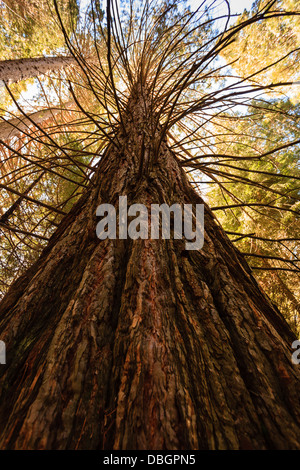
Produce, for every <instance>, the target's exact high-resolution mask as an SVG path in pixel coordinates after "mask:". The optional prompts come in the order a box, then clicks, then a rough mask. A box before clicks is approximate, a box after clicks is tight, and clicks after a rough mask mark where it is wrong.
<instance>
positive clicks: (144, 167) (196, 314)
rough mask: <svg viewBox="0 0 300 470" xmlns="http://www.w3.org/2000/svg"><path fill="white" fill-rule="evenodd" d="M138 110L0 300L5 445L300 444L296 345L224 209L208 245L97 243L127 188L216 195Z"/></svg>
mask: <svg viewBox="0 0 300 470" xmlns="http://www.w3.org/2000/svg"><path fill="white" fill-rule="evenodd" d="M145 100H146V98H145ZM145 108H146V109H145ZM127 117H128V119H127V121H126V122H125V123H124V124H125V130H126V133H124V132H121V131H120V133H119V135H118V136H117V140H116V142H118V147H117V146H114V145H111V146H110V147H109V148H108V149H107V151H106V153H105V155H104V157H103V158H102V160H101V161H100V164H99V167H98V171H97V173H96V175H95V177H94V180H93V184H92V185H91V186H90V187H89V189H88V191H87V192H86V194H85V195H84V196H83V197H82V198H81V200H80V201H79V202H78V203H77V204H76V206H74V208H73V209H72V211H71V212H70V213H69V214H68V215H67V216H66V217H65V218H64V220H63V221H62V223H61V225H60V227H59V228H58V229H57V231H56V233H55V234H54V235H53V237H52V239H51V240H50V242H49V245H48V247H47V248H46V249H45V250H44V252H43V254H42V256H41V258H40V259H39V260H38V261H37V262H36V263H35V264H34V265H33V266H32V267H31V268H30V269H29V271H28V272H27V273H26V274H25V275H23V276H22V277H21V278H20V279H19V280H18V281H17V282H16V283H15V284H14V285H13V287H12V288H11V290H10V291H9V292H8V294H7V295H6V297H5V298H4V300H3V301H2V303H1V306H0V319H1V320H0V339H1V340H3V341H5V343H6V346H7V361H6V362H7V364H6V365H1V366H0V374H1V396H0V422H1V426H0V433H1V435H0V443H1V448H2V449H169V450H171V449H176V450H180V449H273V448H274V449H298V448H300V444H299V433H300V403H299V398H300V388H299V377H300V371H299V368H300V366H296V365H294V364H293V363H292V361H291V353H292V351H291V343H292V342H293V340H294V339H295V338H294V336H293V333H292V332H291V331H290V329H289V327H288V325H287V323H286V322H285V320H284V319H283V317H282V316H281V314H280V313H279V312H278V311H277V310H276V309H275V308H274V307H273V306H272V304H271V303H270V301H269V300H268V299H267V298H266V297H265V296H264V295H263V293H262V291H261V290H260V288H259V286H258V284H257V283H256V281H255V279H254V277H253V276H252V274H251V270H250V268H249V267H248V265H247V263H246V262H245V260H244V258H243V257H242V255H240V254H239V252H238V251H237V250H236V249H235V248H234V246H233V245H232V243H231V242H230V240H229V238H228V237H227V236H226V235H225V233H224V231H223V230H222V229H221V228H220V226H219V224H218V223H217V221H216V219H215V218H214V216H213V214H212V212H211V211H210V209H209V208H208V207H207V206H205V243H204V246H203V248H202V250H199V251H186V250H185V242H184V240H172V239H171V240H140V239H139V240H130V239H128V240H108V239H107V240H104V241H100V240H99V239H98V238H97V237H96V233H95V228H96V224H97V222H98V221H99V219H98V220H97V218H96V208H97V206H98V205H99V204H101V203H111V204H114V205H116V206H117V204H118V197H119V196H120V195H127V197H128V204H129V205H130V204H132V203H136V202H138V203H143V204H145V205H146V206H147V207H148V209H149V206H150V204H151V203H160V204H161V203H167V204H169V205H172V204H173V203H193V204H196V203H202V202H203V201H202V200H201V198H200V197H199V195H198V194H197V193H196V192H195V191H194V190H193V189H192V187H191V185H190V184H189V182H188V180H187V177H186V175H185V173H184V171H183V170H182V169H181V168H180V166H179V164H178V161H177V159H176V156H175V155H174V154H173V153H172V152H171V151H170V150H169V149H168V146H167V143H166V142H165V141H163V142H162V144H161V146H160V151H159V153H158V155H157V154H156V153H155V151H154V150H155V148H157V139H158V138H159V134H158V133H155V132H154V131H153V119H152V118H153V116H152V115H151V114H150V111H149V112H148V110H147V102H146V101H145V102H143V104H142V102H141V101H140V100H139V99H136V100H134V99H133V98H132V101H131V102H130V103H129V105H128V113H127Z"/></svg>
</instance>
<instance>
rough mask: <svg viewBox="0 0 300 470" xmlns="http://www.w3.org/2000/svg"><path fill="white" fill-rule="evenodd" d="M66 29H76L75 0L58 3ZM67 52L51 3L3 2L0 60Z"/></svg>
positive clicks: (31, 0)
mask: <svg viewBox="0 0 300 470" xmlns="http://www.w3.org/2000/svg"><path fill="white" fill-rule="evenodd" d="M58 4H59V7H60V10H61V15H62V18H63V19H64V22H65V24H66V29H67V31H68V33H69V34H70V33H71V32H72V31H73V29H74V27H75V26H76V20H77V16H78V6H77V3H76V0H67V1H65V0H60V1H59V2H58ZM58 49H62V50H64V49H65V39H64V35H63V33H62V31H61V29H60V27H59V24H58V21H57V18H56V16H55V13H54V7H53V4H52V2H49V1H48V0H39V1H38V2H36V1H34V0H5V1H4V0H0V59H1V60H8V59H21V58H26V57H38V56H42V55H51V54H53V53H55V52H56V51H57V50H58Z"/></svg>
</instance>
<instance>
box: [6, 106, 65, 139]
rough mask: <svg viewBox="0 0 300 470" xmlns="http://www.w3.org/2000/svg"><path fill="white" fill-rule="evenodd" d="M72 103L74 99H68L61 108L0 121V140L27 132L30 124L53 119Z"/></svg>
mask: <svg viewBox="0 0 300 470" xmlns="http://www.w3.org/2000/svg"><path fill="white" fill-rule="evenodd" d="M73 104H74V101H68V102H67V103H65V104H64V105H63V106H62V107H61V108H60V107H57V108H46V109H41V110H39V111H36V112H34V113H32V114H30V115H29V116H28V117H27V116H22V117H16V118H12V119H8V120H7V121H3V122H0V140H8V139H10V138H12V137H16V136H18V135H20V134H22V133H24V132H29V128H30V127H31V126H34V125H37V124H41V123H43V122H45V121H48V120H49V119H53V118H54V117H55V116H57V115H58V114H62V113H63V112H64V111H66V110H68V108H70V107H71V106H72V105H73Z"/></svg>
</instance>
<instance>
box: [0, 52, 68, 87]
mask: <svg viewBox="0 0 300 470" xmlns="http://www.w3.org/2000/svg"><path fill="white" fill-rule="evenodd" d="M74 63H75V59H74V58H73V57H36V58H33V59H15V60H3V61H1V62H0V81H1V80H2V81H3V82H5V83H7V84H10V83H14V82H18V81H20V80H25V79H26V78H30V77H38V76H39V75H43V74H45V73H47V72H49V70H59V69H61V68H64V67H67V66H68V65H73V64H74Z"/></svg>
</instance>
